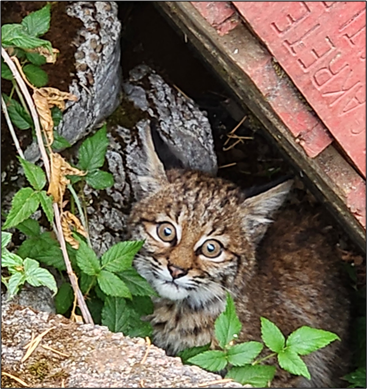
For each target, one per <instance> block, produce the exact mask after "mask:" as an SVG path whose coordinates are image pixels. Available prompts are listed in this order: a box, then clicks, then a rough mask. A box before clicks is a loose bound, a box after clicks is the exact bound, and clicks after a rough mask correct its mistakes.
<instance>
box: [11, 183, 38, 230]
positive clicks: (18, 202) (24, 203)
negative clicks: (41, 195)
mask: <svg viewBox="0 0 367 389" xmlns="http://www.w3.org/2000/svg"><path fill="white" fill-rule="evenodd" d="M38 205H39V200H38V195H37V192H34V191H33V189H32V188H22V189H20V190H19V191H18V192H17V193H16V194H15V195H14V197H13V201H12V203H11V209H10V212H9V214H8V217H7V218H6V221H5V223H4V225H3V229H7V228H11V227H15V226H16V225H18V224H19V223H21V222H22V221H24V220H25V219H28V218H29V217H30V216H31V215H32V214H33V213H34V212H36V210H37V208H38Z"/></svg>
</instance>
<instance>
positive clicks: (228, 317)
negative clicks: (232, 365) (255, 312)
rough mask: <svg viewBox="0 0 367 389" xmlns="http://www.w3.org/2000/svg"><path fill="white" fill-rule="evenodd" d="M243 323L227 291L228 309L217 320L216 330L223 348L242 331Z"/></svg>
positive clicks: (216, 335)
mask: <svg viewBox="0 0 367 389" xmlns="http://www.w3.org/2000/svg"><path fill="white" fill-rule="evenodd" d="M241 328H242V324H241V322H240V321H239V319H238V316H237V314H236V308H235V306H234V302H233V299H232V297H231V296H230V294H229V293H227V304H226V309H225V310H224V312H222V313H221V314H220V315H219V316H218V317H217V319H216V320H215V324H214V330H215V337H216V338H217V340H218V342H219V345H220V347H221V348H225V347H226V346H227V345H228V344H229V343H230V342H231V341H232V340H233V339H234V338H235V337H236V336H238V334H239V332H240V331H241Z"/></svg>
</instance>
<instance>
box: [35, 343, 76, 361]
mask: <svg viewBox="0 0 367 389" xmlns="http://www.w3.org/2000/svg"><path fill="white" fill-rule="evenodd" d="M41 346H42V347H43V348H44V349H46V350H50V351H52V352H53V353H55V354H59V355H61V356H62V357H66V358H69V357H70V355H68V354H64V353H62V352H61V351H58V350H55V349H54V348H52V347H49V346H46V345H45V344H42V345H41Z"/></svg>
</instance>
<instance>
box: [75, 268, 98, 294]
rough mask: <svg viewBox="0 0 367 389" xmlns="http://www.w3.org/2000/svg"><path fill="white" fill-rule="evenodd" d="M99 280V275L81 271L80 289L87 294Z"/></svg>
mask: <svg viewBox="0 0 367 389" xmlns="http://www.w3.org/2000/svg"><path fill="white" fill-rule="evenodd" d="M96 282H97V277H96V276H89V275H88V274H85V273H83V272H81V274H80V277H79V283H80V284H79V286H80V290H81V291H82V292H83V293H84V294H85V293H87V291H88V289H89V290H90V289H91V288H93V286H94V285H95V284H96Z"/></svg>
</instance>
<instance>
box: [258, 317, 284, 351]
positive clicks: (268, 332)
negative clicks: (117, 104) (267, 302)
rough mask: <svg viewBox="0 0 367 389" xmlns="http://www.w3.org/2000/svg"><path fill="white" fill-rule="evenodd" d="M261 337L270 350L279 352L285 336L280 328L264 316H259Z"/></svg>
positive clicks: (282, 346)
mask: <svg viewBox="0 0 367 389" xmlns="http://www.w3.org/2000/svg"><path fill="white" fill-rule="evenodd" d="M260 320H261V338H262V340H263V341H264V343H265V344H266V346H267V347H269V348H270V350H271V351H274V352H276V353H279V352H280V351H282V350H283V348H284V345H285V338H284V335H283V334H282V332H281V331H280V329H279V328H278V327H277V326H276V325H275V324H274V323H272V322H271V321H270V320H268V319H266V318H265V317H261V318H260Z"/></svg>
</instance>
